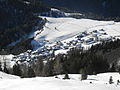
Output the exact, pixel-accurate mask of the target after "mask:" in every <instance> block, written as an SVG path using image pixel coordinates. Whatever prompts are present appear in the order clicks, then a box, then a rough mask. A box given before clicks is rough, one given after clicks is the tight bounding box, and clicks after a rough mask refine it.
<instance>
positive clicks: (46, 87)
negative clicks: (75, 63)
mask: <svg viewBox="0 0 120 90" xmlns="http://www.w3.org/2000/svg"><path fill="white" fill-rule="evenodd" d="M69 76H70V78H71V79H70V80H63V79H62V78H63V77H64V75H58V78H55V77H36V78H24V79H20V78H18V77H16V76H14V77H15V78H11V76H10V75H7V77H8V78H7V79H6V78H4V77H6V74H5V76H4V75H3V73H2V74H1V73H0V77H2V78H1V79H0V90H120V85H117V84H116V82H117V80H118V79H120V74H118V73H103V74H98V75H92V76H89V77H88V79H87V80H84V81H80V75H79V74H70V75H69ZM110 76H112V77H113V82H114V83H113V84H108V81H109V77H110ZM12 77H13V76H12ZM90 82H92V83H90Z"/></svg>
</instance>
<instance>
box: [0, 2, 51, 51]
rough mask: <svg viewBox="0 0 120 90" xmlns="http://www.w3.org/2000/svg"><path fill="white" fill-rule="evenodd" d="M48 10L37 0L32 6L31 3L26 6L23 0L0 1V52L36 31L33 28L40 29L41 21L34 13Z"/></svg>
mask: <svg viewBox="0 0 120 90" xmlns="http://www.w3.org/2000/svg"><path fill="white" fill-rule="evenodd" d="M49 10H50V8H49V7H47V6H44V5H43V4H41V2H40V1H39V2H38V0H37V1H36V3H34V4H33V3H32V1H29V4H28V3H26V2H25V0H0V21H1V22H0V41H4V42H0V51H1V50H2V49H6V48H7V47H8V46H9V44H11V43H12V42H20V41H21V40H22V41H24V40H25V39H27V38H28V36H29V34H30V33H31V32H33V31H35V30H36V29H35V26H38V27H39V28H41V27H42V24H40V21H42V19H41V18H38V17H37V16H35V15H34V13H37V12H47V11H49ZM38 24H39V25H38ZM19 47H20V46H19ZM23 47H24V46H23ZM29 49H31V48H29Z"/></svg>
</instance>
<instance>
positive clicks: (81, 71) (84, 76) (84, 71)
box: [80, 68, 87, 80]
mask: <svg viewBox="0 0 120 90" xmlns="http://www.w3.org/2000/svg"><path fill="white" fill-rule="evenodd" d="M80 74H81V80H86V79H87V71H86V69H85V68H84V69H81V70H80Z"/></svg>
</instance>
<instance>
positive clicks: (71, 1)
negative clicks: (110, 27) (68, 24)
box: [43, 0, 120, 16]
mask: <svg viewBox="0 0 120 90" xmlns="http://www.w3.org/2000/svg"><path fill="white" fill-rule="evenodd" d="M43 1H44V2H46V3H47V4H48V5H50V6H53V7H54V6H56V7H61V8H63V7H64V8H68V9H70V10H75V11H79V12H84V13H94V14H98V15H103V16H119V15H120V13H119V12H120V5H119V3H120V1H119V0H43Z"/></svg>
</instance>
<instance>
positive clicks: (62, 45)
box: [32, 17, 120, 55]
mask: <svg viewBox="0 0 120 90" xmlns="http://www.w3.org/2000/svg"><path fill="white" fill-rule="evenodd" d="M43 18H46V19H47V23H46V25H45V26H44V28H43V30H38V31H36V32H35V35H34V37H35V38H34V40H33V41H32V45H33V46H34V50H37V51H38V52H41V51H42V52H44V51H47V54H48V51H50V50H62V51H63V50H64V49H69V48H72V47H79V48H81V47H84V48H86V47H87V48H88V47H89V46H91V45H94V44H96V43H100V42H101V41H103V40H106V41H109V40H113V38H115V37H117V38H118V37H119V35H120V32H119V28H120V23H119V22H114V21H97V20H91V19H75V18H67V17H66V18H64V17H62V18H53V17H43ZM66 51H67V50H66ZM42 55H44V54H42Z"/></svg>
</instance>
